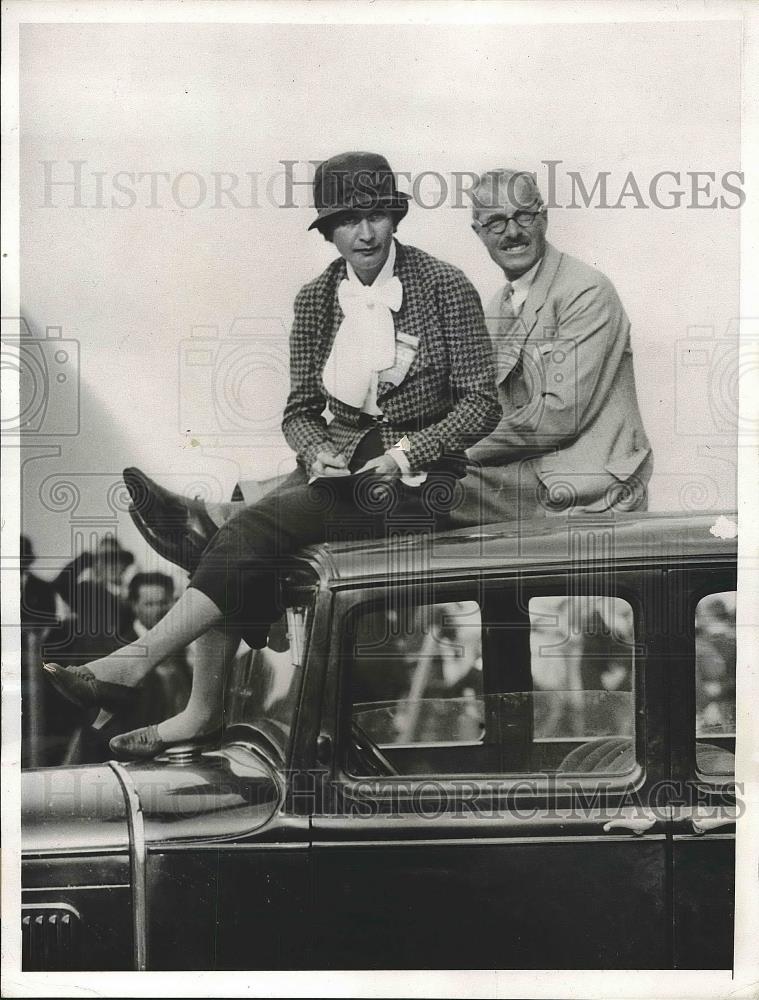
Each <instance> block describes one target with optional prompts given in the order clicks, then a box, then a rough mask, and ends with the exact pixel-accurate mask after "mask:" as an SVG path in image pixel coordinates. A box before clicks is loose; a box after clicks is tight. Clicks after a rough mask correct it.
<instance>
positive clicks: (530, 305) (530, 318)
mask: <svg viewBox="0 0 759 1000" xmlns="http://www.w3.org/2000/svg"><path fill="white" fill-rule="evenodd" d="M560 263H561V254H560V253H559V251H558V250H557V249H556V247H554V246H552V245H551V244H550V243H546V252H545V253H544V254H543V260H542V261H541V262H540V267H539V268H538V273H537V274H536V275H535V278H534V280H533V282H532V284H531V285H530V290H529V292H528V293H527V298H526V299H525V301H524V305H523V306H522V313H521V319H522V321H523V329H524V330H525V331H526V333H525V338H524V339H525V340H526V339H527V337H529V335H530V334H531V333H532V331H533V329H534V328H535V324H536V323H537V321H538V313H539V312H540V310H541V309H542V308H543V306H544V305H545V301H546V299H547V298H548V293H549V291H550V289H551V285H552V284H553V279H554V278H555V277H556V272H557V271H558V269H559V264H560ZM522 343H524V341H522Z"/></svg>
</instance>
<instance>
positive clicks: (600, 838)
mask: <svg viewBox="0 0 759 1000" xmlns="http://www.w3.org/2000/svg"><path fill="white" fill-rule="evenodd" d="M323 833H324V831H322V830H318V829H315V830H314V843H313V846H314V849H315V850H319V851H323V850H328V851H335V850H340V849H341V848H345V847H350V848H354V847H375V848H376V847H381V848H383V849H385V848H391V847H404V848H406V847H419V848H425V849H427V848H430V847H482V846H487V847H507V846H509V845H512V844H528V845H530V846H531V847H541V846H543V845H545V844H595V843H599V844H612V843H630V837H629V835H627V836H624V835H617V834H611V836H609V835H608V834H605V833H600V834H594V833H585V834H578V835H577V836H576V837H572V836H564V837H562V836H553V837H540V836H538V835H536V836H533V837H445V838H441V839H440V840H435V839H431V838H429V837H428V838H426V839H424V840H391V839H390V838H388V839H387V840H336V839H333V840H326V839H323V840H320V839H318V838H319V837H320V836H321V835H322V834H323ZM635 839H636V841H637V842H640V843H650V842H651V841H654V840H656V841H664V840H666V839H667V837H666V834H664V833H654V834H650V835H648V836H646V837H636V838H635ZM691 839H692V838H691ZM700 839H703V838H700Z"/></svg>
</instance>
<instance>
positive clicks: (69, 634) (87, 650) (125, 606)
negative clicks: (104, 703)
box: [20, 535, 192, 767]
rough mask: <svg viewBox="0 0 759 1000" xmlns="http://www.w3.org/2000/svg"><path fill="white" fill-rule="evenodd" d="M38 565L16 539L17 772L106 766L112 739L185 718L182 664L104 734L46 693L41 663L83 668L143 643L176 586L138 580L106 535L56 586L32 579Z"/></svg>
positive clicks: (186, 669) (143, 692) (145, 689)
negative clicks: (63, 766)
mask: <svg viewBox="0 0 759 1000" xmlns="http://www.w3.org/2000/svg"><path fill="white" fill-rule="evenodd" d="M35 558H36V556H35V552H34V547H33V544H32V542H31V540H30V539H29V538H27V537H26V536H24V535H22V536H21V545H20V568H21V640H22V650H21V697H22V744H21V762H22V766H23V767H42V766H49V765H55V764H62V763H68V764H78V763H92V762H94V761H99V760H105V759H107V758H108V757H109V756H111V755H110V754H109V752H108V749H107V743H108V739H109V738H110V736H112V735H113V734H114V732H119V731H123V730H125V729H132V728H135V727H136V726H142V725H147V724H149V723H151V722H159V721H160V720H161V719H164V718H166V717H167V716H168V715H173V714H175V713H176V712H178V711H181V709H182V708H183V707H184V705H185V704H186V703H187V698H188V697H189V692H190V685H191V682H192V672H191V666H190V663H189V662H188V659H187V656H186V655H181V656H176V657H171V658H170V659H168V660H166V661H164V663H162V664H161V665H160V666H159V667H158V668H157V669H156V670H154V671H152V672H151V673H150V674H149V675H148V677H147V678H146V679H145V681H144V682H143V683H142V685H141V686H140V698H139V701H138V703H137V705H136V706H135V707H134V709H132V710H130V712H129V713H128V717H127V713H124V714H123V715H122V716H119V717H118V718H114V719H113V720H111V721H110V722H109V723H108V724H106V725H105V726H103V727H102V728H101V729H100V730H95V729H93V728H91V723H92V722H93V721H94V720H93V719H92V718H89V717H85V716H84V714H83V713H82V711H81V710H79V709H77V708H76V707H75V706H74V705H72V704H70V703H69V702H67V701H66V700H65V699H64V698H62V697H61V696H60V695H59V694H58V693H57V692H56V691H54V690H53V689H52V687H51V686H50V685H49V684H47V683H45V680H44V676H43V673H42V669H41V664H42V660H43V659H44V660H46V661H48V662H53V663H59V664H61V665H62V666H69V665H72V664H83V663H88V662H89V661H90V660H94V659H97V658H98V657H101V656H106V655H107V654H108V653H111V652H113V651H114V650H116V649H118V648H120V647H121V646H124V645H126V644H127V643H129V642H132V641H133V640H135V639H137V638H139V636H141V635H144V633H145V632H146V631H147V630H148V629H149V628H151V627H152V626H153V625H155V624H156V622H158V621H159V620H160V619H161V618H162V617H163V616H164V615H165V614H166V612H167V611H168V610H169V608H170V607H171V606H172V604H173V603H174V601H175V593H174V580H173V579H172V578H171V577H170V576H168V575H166V574H164V573H157V572H142V571H140V569H139V567H138V566H137V565H136V563H135V559H134V556H133V555H132V553H131V552H128V551H127V550H126V549H124V548H122V547H121V545H120V544H119V543H118V541H117V540H116V538H114V537H113V536H112V535H105V536H103V537H102V538H101V539H100V540H99V541H98V542H97V544H96V545H95V546H94V548H93V549H92V550H91V551H86V552H82V553H80V554H79V555H78V556H77V557H76V558H75V559H73V560H72V561H71V562H69V563H68V564H67V565H66V566H65V567H64V568H63V570H61V572H60V573H59V574H58V575H57V576H56V577H55V578H54V579H52V580H45V579H43V578H42V577H40V576H38V575H37V574H36V573H35V572H34V570H33V566H34V563H35Z"/></svg>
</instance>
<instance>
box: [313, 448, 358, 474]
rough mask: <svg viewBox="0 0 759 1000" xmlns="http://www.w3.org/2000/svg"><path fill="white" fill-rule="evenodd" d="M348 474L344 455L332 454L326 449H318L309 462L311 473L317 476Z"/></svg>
mask: <svg viewBox="0 0 759 1000" xmlns="http://www.w3.org/2000/svg"><path fill="white" fill-rule="evenodd" d="M350 474H351V473H350V469H349V468H348V463H347V462H346V461H345V456H344V455H332V454H331V453H330V452H328V451H320V452H319V454H318V455H317V456H316V458H315V459H314V460H313V462H312V463H311V475H312V476H316V477H317V478H321V477H323V476H349V475H350Z"/></svg>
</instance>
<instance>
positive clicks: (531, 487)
mask: <svg viewBox="0 0 759 1000" xmlns="http://www.w3.org/2000/svg"><path fill="white" fill-rule="evenodd" d="M472 194H473V222H472V226H473V228H474V230H475V232H476V233H477V235H478V236H479V238H480V239H481V240H482V242H483V244H484V246H485V247H486V249H487V251H488V253H489V254H490V257H491V258H492V260H493V261H494V262H495V263H496V264H497V265H498V266H499V267H500V268H501V270H502V271H503V273H504V275H505V277H506V284H505V286H504V288H503V289H502V290H501V291H500V292H499V294H498V295H497V296H496V299H495V302H493V303H491V305H490V307H489V308H488V309H487V310H486V314H487V316H488V327H489V332H490V336H491V340H492V343H493V348H494V353H495V357H496V370H497V383H498V394H499V401H500V404H501V409H502V417H501V420H500V423H499V424H498V426H497V428H496V429H495V430H494V431H493V432H492V433H491V434H490V435H489V436H487V437H486V438H484V439H482V440H481V441H479V442H478V443H477V444H475V445H474V446H473V447H471V448H469V449H468V450H467V453H466V454H467V458H468V460H469V462H470V469H469V472H468V474H467V476H466V478H465V479H464V481H463V483H464V494H463V496H464V499H463V503H461V504H460V506H459V507H457V508H456V509H455V510H453V511H452V512H451V519H452V523H453V524H454V525H457V526H467V525H472V524H480V523H491V522H497V521H507V520H523V519H526V518H534V517H543V516H546V515H547V514H550V513H560V512H563V511H567V510H584V511H589V512H590V511H598V512H601V511H604V510H609V509H612V508H613V509H616V510H623V511H625V510H626V511H630V510H642V509H645V508H646V506H647V502H648V498H647V484H648V481H649V479H650V476H651V471H652V468H653V456H652V451H651V446H650V444H649V442H648V438H647V437H646V433H645V430H644V428H643V422H642V420H641V416H640V412H639V409H638V401H637V396H636V392H635V376H634V371H633V363H632V351H631V347H630V323H629V320H628V318H627V316H626V314H625V311H624V308H623V307H622V304H621V302H620V300H619V297H618V295H617V293H616V291H615V289H614V286H613V285H612V284H611V282H610V281H609V280H608V278H606V277H605V276H604V275H603V274H601V273H600V272H599V271H596V270H595V269H593V268H591V267H589V266H588V265H586V264H584V263H582V262H581V261H579V260H577V259H575V258H574V257H571V256H569V254H566V253H562V252H560V251H559V250H557V249H556V248H555V247H553V246H552V245H551V244H550V243H548V241H547V240H546V231H547V228H548V213H547V210H546V208H545V206H544V203H543V199H542V197H541V194H540V191H539V190H538V187H537V185H536V184H535V181H534V180H533V178H532V176H531V175H530V174H528V173H526V172H525V171H518V170H511V169H499V170H493V171H489V172H488V173H485V174H483V175H482V176H481V177H480V178H479V181H478V183H477V184H476V186H475V187H474V189H473V192H472ZM125 479H126V481H127V485H128V486H129V487H130V491H131V493H132V496H133V498H134V499H135V505H134V510H133V515H132V516H133V518H134V520H135V522H136V524H137V526H138V527H139V528H140V530H141V531H142V533H143V535H144V537H145V538H146V539H147V540H148V541H149V542H150V544H151V545H152V546H153V547H154V548H155V549H157V550H158V551H160V552H161V553H162V554H163V555H164V556H165V557H166V558H168V559H170V560H172V561H174V562H177V563H179V564H180V565H185V566H186V567H188V568H192V567H193V566H194V565H195V564H196V562H197V559H198V558H199V556H200V554H201V553H202V552H203V549H204V547H205V545H206V544H207V542H208V540H209V539H210V538H211V537H212V536H213V534H214V532H215V531H216V529H217V527H218V526H219V525H220V524H222V523H223V522H224V521H225V520H226V518H227V517H228V516H229V514H230V513H231V512H232V505H219V506H217V507H216V508H214V509H213V511H212V512H211V514H212V517H209V516H208V512H207V511H206V509H205V506H204V504H203V503H202V501H198V500H188V499H186V498H183V497H178V496H177V495H176V494H172V493H169V492H168V491H166V490H164V489H163V488H162V487H160V486H158V484H155V483H153V482H152V481H151V480H149V479H147V477H144V476H142V474H141V473H139V472H138V471H137V470H129V469H128V470H126V473H125Z"/></svg>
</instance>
